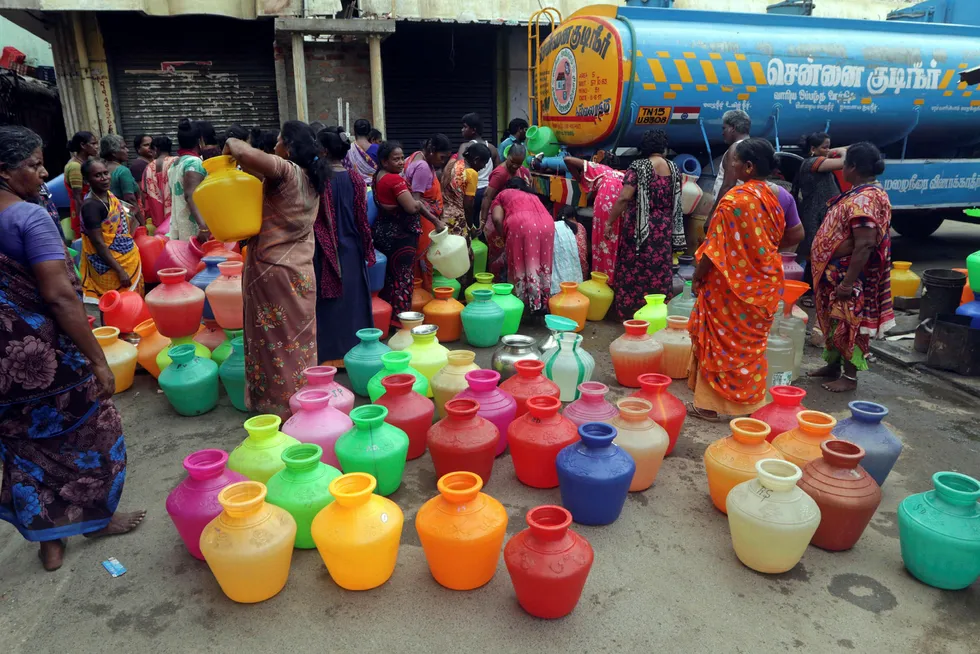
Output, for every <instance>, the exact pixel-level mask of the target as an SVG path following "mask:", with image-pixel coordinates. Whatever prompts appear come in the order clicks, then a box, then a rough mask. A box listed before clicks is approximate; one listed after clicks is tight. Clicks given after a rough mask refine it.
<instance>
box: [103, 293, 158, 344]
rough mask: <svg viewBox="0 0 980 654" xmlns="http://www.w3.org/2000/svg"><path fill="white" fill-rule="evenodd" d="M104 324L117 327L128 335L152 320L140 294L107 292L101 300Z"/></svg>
mask: <svg viewBox="0 0 980 654" xmlns="http://www.w3.org/2000/svg"><path fill="white" fill-rule="evenodd" d="M99 311H101V312H102V324H103V325H104V326H107V327H115V328H116V329H118V330H119V331H120V332H122V333H124V334H128V333H130V332H134V331H136V325H138V324H140V323H141V322H143V321H144V320H149V319H150V310H149V309H147V308H146V303H145V302H144V301H143V298H142V297H140V294H139V293H134V292H133V291H107V292H106V293H105V294H104V295H103V296H102V297H101V298H99Z"/></svg>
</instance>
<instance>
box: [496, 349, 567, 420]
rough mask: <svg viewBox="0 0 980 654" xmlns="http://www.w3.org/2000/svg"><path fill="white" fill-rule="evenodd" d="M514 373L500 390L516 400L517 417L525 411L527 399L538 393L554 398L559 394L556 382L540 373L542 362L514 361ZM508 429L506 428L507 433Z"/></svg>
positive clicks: (542, 368)
mask: <svg viewBox="0 0 980 654" xmlns="http://www.w3.org/2000/svg"><path fill="white" fill-rule="evenodd" d="M514 370H516V371H517V374H516V375H511V376H510V377H509V378H508V379H507V380H506V381H504V382H503V383H502V384H500V390H502V391H507V392H508V393H510V394H511V395H513V396H514V399H515V400H516V401H517V416H516V417H517V418H520V417H521V416H523V415H524V414H525V413H527V400H528V398H531V397H536V396H538V395H546V396H548V397H553V398H555V399H556V400H557V399H558V398H559V397H560V396H561V389H559V388H558V384H556V383H555V382H553V381H551V380H550V379H548V378H547V377H545V376H544V375H542V374H541V371H542V370H544V362H543V361H538V360H536V359H526V360H523V361H517V362H515V363H514ZM509 433H510V431H509V430H508V434H509Z"/></svg>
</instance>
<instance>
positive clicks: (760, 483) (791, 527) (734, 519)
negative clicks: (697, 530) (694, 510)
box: [727, 459, 820, 574]
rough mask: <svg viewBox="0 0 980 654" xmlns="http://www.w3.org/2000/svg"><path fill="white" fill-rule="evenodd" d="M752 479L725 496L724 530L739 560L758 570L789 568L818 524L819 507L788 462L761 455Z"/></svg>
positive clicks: (776, 571) (790, 568)
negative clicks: (725, 515)
mask: <svg viewBox="0 0 980 654" xmlns="http://www.w3.org/2000/svg"><path fill="white" fill-rule="evenodd" d="M755 470H756V478H755V479H752V480H751V481H746V482H742V483H741V484H739V485H737V486H735V488H733V489H732V490H731V492H730V493H729V494H728V502H727V509H728V528H729V531H730V532H731V536H732V545H733V547H734V548H735V555H736V556H738V559H739V561H741V562H742V563H744V564H745V565H746V566H748V567H749V568H752V569H753V570H755V571H757V572H764V573H767V574H778V573H781V572H787V571H789V570H792V569H793V568H794V567H795V566H796V564H797V563H799V562H800V559H801V558H803V553H804V552H805V551H806V546H807V545H808V544H809V543H810V538H812V537H813V534H814V532H816V531H817V527H818V526H819V525H820V509H819V508H818V507H817V503H816V502H814V501H813V498H811V497H810V496H809V495H807V494H806V493H804V492H803V491H802V490H800V489H799V488H798V487H797V485H796V482H798V481H799V480H800V477H801V476H802V475H803V472H802V471H801V470H800V468H799V467H798V466H796V465H794V464H792V463H790V462H789V461H782V460H780V459H762V460H761V461H757V462H756V464H755Z"/></svg>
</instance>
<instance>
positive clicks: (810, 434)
mask: <svg viewBox="0 0 980 654" xmlns="http://www.w3.org/2000/svg"><path fill="white" fill-rule="evenodd" d="M796 422H797V423H798V426H797V427H796V429H791V430H789V431H788V432H785V433H782V434H780V435H779V436H777V437H776V438H774V439H773V441H772V444H773V447H775V448H776V449H777V450H779V453H780V454H782V455H783V458H784V459H786V460H787V461H790V462H792V463H795V464H796V465H798V466H799V467H800V468H802V467H803V466H805V465H806V464H807V463H809V462H810V461H813V460H814V459H819V458H821V457H822V456H823V453H822V452H821V450H820V443H823V442H824V441H826V440H830V439H832V438H836V437H835V436H834V435H833V434H832V433H831V431H832V430H833V429H834V427H836V426H837V420H836V419H835V418H834V417H833V416H831V415H829V414H827V413H822V412H820V411H809V410H807V411H800V412H799V413H798V414H796Z"/></svg>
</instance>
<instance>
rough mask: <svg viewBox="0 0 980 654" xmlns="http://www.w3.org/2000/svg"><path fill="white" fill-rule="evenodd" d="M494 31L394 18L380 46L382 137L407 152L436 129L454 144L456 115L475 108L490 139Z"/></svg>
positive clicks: (493, 123)
mask: <svg viewBox="0 0 980 654" xmlns="http://www.w3.org/2000/svg"><path fill="white" fill-rule="evenodd" d="M496 33H497V30H496V28H494V27H491V26H488V25H451V24H450V25H447V24H442V23H412V22H399V23H398V29H397V30H396V31H395V34H394V35H393V36H391V37H390V38H388V39H387V40H385V42H384V43H382V45H381V56H382V61H383V62H384V85H385V121H386V122H387V129H388V133H387V134H385V137H386V138H388V139H390V140H395V141H400V142H401V143H402V145H403V146H404V147H405V150H406V154H408V153H411V152H413V151H415V150H417V149H419V147H420V146H421V144H422V143H423V142H424V141H425V140H426V139H428V138H429V137H430V136H432V135H433V134H436V133H438V132H442V133H443V134H445V135H446V136H448V137H449V138H450V140H451V141H452V142H453V144H454V145H456V146H458V145H459V143H460V141H461V137H460V133H459V132H460V128H461V127H462V122H461V121H460V119H461V118H462V117H463V115H464V114H467V113H470V112H474V111H475V112H476V113H478V114H480V117H481V118H482V119H483V137H484V138H485V139H487V140H488V141H490V142H491V143H494V144H496V143H497V138H496V124H497V120H496V113H497V112H496V106H497V105H496V72H495V68H496V67H495V63H496V59H497V57H496V50H497V39H496Z"/></svg>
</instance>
